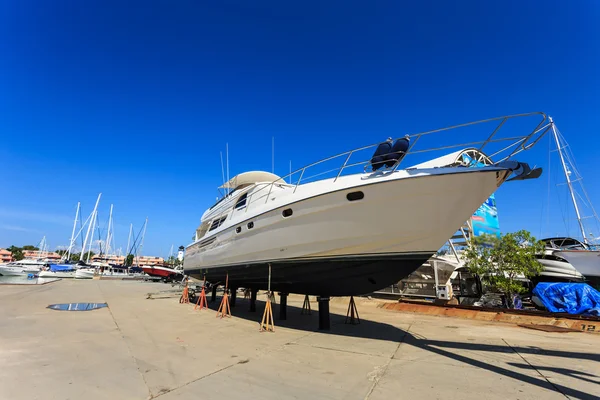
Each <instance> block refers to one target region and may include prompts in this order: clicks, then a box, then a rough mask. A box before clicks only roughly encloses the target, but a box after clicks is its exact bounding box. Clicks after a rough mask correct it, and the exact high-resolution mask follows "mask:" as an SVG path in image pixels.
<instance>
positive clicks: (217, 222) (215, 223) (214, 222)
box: [208, 216, 227, 232]
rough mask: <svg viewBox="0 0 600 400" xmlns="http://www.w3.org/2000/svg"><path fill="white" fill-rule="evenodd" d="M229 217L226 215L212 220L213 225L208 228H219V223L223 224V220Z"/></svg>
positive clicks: (211, 229)
mask: <svg viewBox="0 0 600 400" xmlns="http://www.w3.org/2000/svg"><path fill="white" fill-rule="evenodd" d="M226 218H227V216H224V217H223V218H220V219H219V218H217V219H215V220H214V221H213V222H212V225H211V226H210V229H209V230H208V231H209V232H210V231H213V230H215V229H217V228H218V227H219V225H221V224H222V223H223V221H225V219H226Z"/></svg>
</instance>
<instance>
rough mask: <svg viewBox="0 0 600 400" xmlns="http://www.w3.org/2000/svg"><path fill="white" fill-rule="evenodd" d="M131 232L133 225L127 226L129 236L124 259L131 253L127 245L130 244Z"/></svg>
mask: <svg viewBox="0 0 600 400" xmlns="http://www.w3.org/2000/svg"><path fill="white" fill-rule="evenodd" d="M131 231H133V224H129V236H127V247H125V252H126V253H127V254H125V257H127V256H128V255H129V254H130V253H131V251H130V250H129V244H130V243H131Z"/></svg>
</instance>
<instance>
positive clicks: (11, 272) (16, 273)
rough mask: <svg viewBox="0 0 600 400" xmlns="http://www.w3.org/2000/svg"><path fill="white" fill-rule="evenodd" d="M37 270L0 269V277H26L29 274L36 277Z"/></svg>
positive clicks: (20, 268)
mask: <svg viewBox="0 0 600 400" xmlns="http://www.w3.org/2000/svg"><path fill="white" fill-rule="evenodd" d="M39 272H40V270H39V269H27V268H22V267H4V266H3V267H0V275H3V276H27V275H29V274H34V275H37V274H38V273H39Z"/></svg>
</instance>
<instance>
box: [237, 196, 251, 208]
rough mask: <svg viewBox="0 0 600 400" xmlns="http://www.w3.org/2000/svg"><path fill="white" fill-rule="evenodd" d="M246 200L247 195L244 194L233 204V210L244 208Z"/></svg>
mask: <svg viewBox="0 0 600 400" xmlns="http://www.w3.org/2000/svg"><path fill="white" fill-rule="evenodd" d="M247 198H248V193H244V194H243V195H241V196H240V198H239V199H238V201H237V202H236V203H235V209H236V210H239V209H242V208H244V207H246V199H247Z"/></svg>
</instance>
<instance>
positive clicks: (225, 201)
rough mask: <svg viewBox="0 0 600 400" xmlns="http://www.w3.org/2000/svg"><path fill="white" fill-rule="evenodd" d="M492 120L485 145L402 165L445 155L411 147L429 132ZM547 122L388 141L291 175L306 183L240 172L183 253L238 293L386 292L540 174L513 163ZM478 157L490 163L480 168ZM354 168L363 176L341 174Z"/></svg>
mask: <svg viewBox="0 0 600 400" xmlns="http://www.w3.org/2000/svg"><path fill="white" fill-rule="evenodd" d="M532 115H536V116H541V119H542V121H541V122H540V123H539V124H538V125H537V126H536V127H535V128H534V129H533V130H530V131H527V133H526V134H524V135H522V136H519V137H518V138H516V139H515V137H514V135H512V137H511V138H510V139H506V140H511V141H512V143H513V144H512V145H511V146H509V147H506V148H505V149H504V150H506V149H509V151H508V153H507V156H505V157H501V156H498V157H497V160H498V161H496V162H493V161H491V158H490V157H488V156H487V155H486V154H485V153H483V150H484V149H485V148H487V147H486V146H487V145H488V144H490V143H492V142H495V141H496V137H497V136H495V135H496V134H497V131H498V130H499V129H500V127H502V125H503V124H504V122H506V121H507V120H511V119H513V118H518V117H522V116H532ZM490 121H494V122H495V123H499V125H498V127H497V128H496V129H494V131H493V133H492V134H491V135H490V136H489V137H487V140H482V141H478V142H473V143H470V144H469V145H467V146H465V147H463V148H462V149H461V150H459V151H458V152H453V153H451V154H445V155H444V156H442V157H438V158H435V159H433V160H429V161H427V162H422V163H420V164H417V165H414V166H412V167H409V168H405V169H401V168H399V165H400V164H401V163H404V162H405V158H408V156H410V155H411V154H412V152H414V153H421V152H424V151H433V150H438V151H439V150H440V148H435V149H428V150H418V149H417V148H415V147H414V145H415V144H416V142H418V141H419V139H421V137H422V136H424V135H429V134H431V133H439V132H444V131H447V130H452V129H456V128H459V127H465V126H473V125H477V124H482V123H487V122H490ZM545 123H546V116H545V115H544V114H543V113H531V114H522V115H518V116H506V117H499V118H495V119H489V120H485V121H477V122H473V123H468V124H462V125H459V126H454V127H449V128H443V129H439V130H435V131H429V132H423V133H419V134H415V135H410V136H409V135H407V136H405V137H401V138H399V139H397V140H391V139H388V141H386V142H384V143H380V144H376V145H373V146H367V147H364V148H361V149H357V150H353V151H350V152H346V153H342V154H340V155H338V156H334V157H329V158H327V159H325V160H322V161H319V162H317V163H314V164H311V165H309V166H307V167H304V168H302V169H300V170H298V171H296V172H295V173H294V174H298V175H299V176H300V178H299V179H297V181H296V183H293V184H292V183H287V182H286V179H285V178H280V177H279V176H277V175H274V174H272V173H269V172H262V171H251V172H246V173H242V174H239V175H237V176H235V177H233V178H232V179H230V180H229V181H228V182H226V183H225V184H224V185H223V186H222V188H224V189H225V190H231V191H230V192H229V193H228V194H227V195H226V196H224V197H223V198H222V199H221V200H219V201H218V202H217V203H216V204H215V205H213V206H212V207H210V209H208V210H207V211H206V212H205V213H204V215H203V216H202V219H201V224H200V226H199V227H198V229H197V230H196V234H195V240H194V242H193V243H192V244H190V245H188V246H187V249H186V254H185V259H184V269H185V273H186V274H187V275H190V276H192V277H194V278H198V279H202V278H203V277H206V279H207V280H209V281H211V282H215V283H216V282H224V281H225V279H226V277H228V278H229V284H230V286H231V287H236V286H243V287H249V288H257V289H263V288H267V285H268V283H267V282H268V281H269V279H270V282H271V288H272V289H273V290H277V291H281V292H286V293H306V294H314V295H323V296H332V295H335V296H341V295H357V294H364V293H371V292H373V291H375V290H378V289H381V288H384V287H386V286H389V285H391V284H393V283H396V282H398V281H399V280H400V279H402V278H403V277H405V276H407V275H409V274H410V273H411V272H413V271H414V270H415V269H417V268H418V267H419V266H420V265H421V264H423V263H424V262H425V261H426V260H427V259H429V258H430V257H431V256H432V255H433V254H434V253H435V252H436V251H437V250H438V249H439V248H440V247H441V246H442V245H443V244H444V243H445V242H446V240H448V238H449V237H451V236H452V234H453V233H454V232H455V231H456V230H457V228H458V227H460V226H461V225H462V224H463V223H464V221H466V220H467V219H468V218H469V217H470V216H471V215H472V214H473V212H474V211H475V210H476V209H477V208H478V207H479V206H480V205H481V204H482V203H483V202H485V201H486V199H487V198H488V197H489V196H490V195H491V194H492V193H494V191H495V190H496V189H497V188H498V187H499V186H500V185H501V184H502V183H504V182H505V181H507V180H509V177H511V175H512V177H511V179H510V180H513V179H516V180H523V179H529V178H537V177H539V176H540V174H541V169H534V170H532V169H530V168H529V167H528V166H527V165H526V164H524V163H519V162H516V161H511V160H510V158H511V157H512V156H513V155H514V154H516V153H519V152H521V151H523V150H527V149H529V148H530V147H531V146H532V145H534V144H535V143H537V141H538V140H539V138H540V137H541V136H543V135H544V134H545V133H546V131H547V126H548V125H545ZM494 126H495V125H494ZM486 129H487V128H486ZM511 133H513V132H511ZM411 143H412V144H411ZM461 146H462V145H461ZM502 146H506V143H504V144H502ZM448 147H458V146H456V145H455V146H448ZM448 147H443V149H442V150H445V149H446V148H448ZM365 150H366V151H368V153H369V154H372V156H371V157H369V160H368V161H367V162H362V161H361V162H360V163H355V162H353V160H352V159H351V158H352V156H353V155H355V154H356V153H359V152H360V151H365ZM373 151H374V153H373ZM446 151H447V150H446ZM467 153H468V154H470V155H471V157H470V158H469V160H471V161H469V162H464V163H463V162H460V161H459V162H457V161H456V160H457V154H467ZM498 154H499V152H496V153H493V155H498ZM331 160H335V161H336V162H339V163H338V164H337V167H336V168H335V169H334V170H333V172H332V173H331V176H332V177H330V178H325V179H321V180H316V181H310V179H306V176H308V175H313V176H314V175H315V173H314V172H313V170H314V169H315V168H316V167H318V166H320V165H321V164H323V163H325V162H329V161H331ZM450 160H452V161H450ZM473 160H486V161H487V162H486V163H484V164H486V165H484V166H481V167H474V166H473V162H472V161H473ZM340 166H341V167H340ZM356 166H360V168H361V170H359V172H358V173H350V174H348V173H346V174H345V173H344V172H347V171H348V170H350V169H351V167H356ZM294 174H291V175H294ZM316 175H321V174H316ZM303 178H304V180H303ZM269 266H270V267H271V268H269ZM269 270H271V272H270V273H269Z"/></svg>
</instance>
